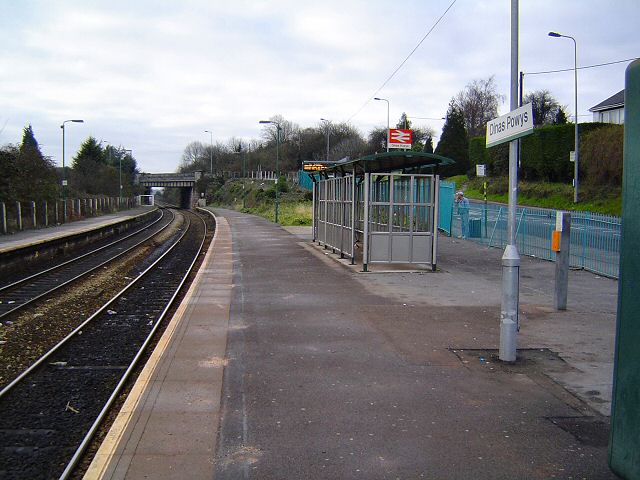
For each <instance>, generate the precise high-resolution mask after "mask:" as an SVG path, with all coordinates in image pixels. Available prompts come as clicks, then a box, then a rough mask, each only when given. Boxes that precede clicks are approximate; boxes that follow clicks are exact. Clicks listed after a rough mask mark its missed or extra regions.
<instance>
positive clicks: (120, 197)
mask: <svg viewBox="0 0 640 480" xmlns="http://www.w3.org/2000/svg"><path fill="white" fill-rule="evenodd" d="M124 151H125V153H128V154H129V156H130V157H131V159H132V160H133V150H127V149H126V148H125V149H124ZM119 170H120V196H119V197H118V201H119V202H120V208H122V157H120V165H119Z"/></svg>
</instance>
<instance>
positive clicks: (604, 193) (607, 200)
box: [447, 176, 622, 215]
mask: <svg viewBox="0 0 640 480" xmlns="http://www.w3.org/2000/svg"><path fill="white" fill-rule="evenodd" d="M451 180H452V179H450V178H448V179H447V181H451ZM485 180H486V181H487V199H488V200H489V201H491V202H500V203H505V204H506V203H507V202H508V201H509V199H508V193H509V177H508V176H501V177H491V178H484V179H483V178H475V179H471V180H469V181H468V182H464V181H463V182H461V183H466V188H465V195H466V196H467V197H468V198H473V199H477V200H482V198H483V188H482V182H483V181H485ZM459 187H460V185H458V188H459ZM621 193H622V189H621V188H620V187H607V186H593V185H585V186H583V188H582V190H581V195H580V196H581V198H582V200H581V201H580V203H579V204H578V205H576V204H575V203H573V187H572V186H571V185H569V184H566V183H549V182H526V181H520V182H518V205H525V206H530V207H540V208H554V209H559V210H581V211H590V212H598V213H605V214H608V215H620V213H621V211H622V201H621V199H622V197H621Z"/></svg>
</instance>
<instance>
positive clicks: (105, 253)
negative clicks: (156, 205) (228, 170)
mask: <svg viewBox="0 0 640 480" xmlns="http://www.w3.org/2000/svg"><path fill="white" fill-rule="evenodd" d="M173 218H174V214H173V213H172V212H171V211H170V210H161V215H160V216H159V217H158V218H157V219H156V220H155V221H154V222H152V223H151V224H150V225H146V226H144V227H143V228H140V229H139V230H137V231H135V232H132V233H130V234H128V235H125V236H123V237H122V238H118V239H117V240H115V241H111V242H109V243H107V244H105V245H101V246H99V247H97V248H93V249H91V250H89V251H87V252H84V253H82V254H81V255H78V256H77V257H75V258H72V259H70V260H67V261H64V262H62V263H59V264H57V265H54V266H51V267H49V268H46V269H44V270H42V271H40V272H37V273H33V274H31V275H29V276H27V277H23V278H21V279H18V280H16V281H13V282H12V283H10V284H8V285H4V286H2V287H0V320H1V319H2V318H4V317H6V316H7V315H9V314H12V313H15V312H16V311H18V310H20V309H22V308H24V307H26V306H27V305H29V304H31V303H32V302H34V301H36V300H38V299H40V298H42V297H44V296H46V295H49V294H51V293H53V292H55V291H56V290H58V289H59V288H61V287H63V286H64V285H67V284H69V283H70V282H73V281H75V280H78V279H79V278H81V277H83V276H85V275H87V274H88V273H91V272H93V271H94V270H96V269H98V268H100V267H102V266H103V265H105V264H107V263H109V262H111V261H113V260H115V259H117V258H118V257H121V256H122V255H124V254H125V253H127V252H129V251H131V250H132V249H134V248H136V247H138V246H139V245H141V244H142V243H144V242H146V241H147V240H149V239H150V238H152V237H153V236H155V235H157V234H158V233H159V232H161V231H162V230H164V229H165V228H167V227H168V226H169V224H170V223H171V222H172V221H173Z"/></svg>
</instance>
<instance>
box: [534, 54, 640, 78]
mask: <svg viewBox="0 0 640 480" xmlns="http://www.w3.org/2000/svg"><path fill="white" fill-rule="evenodd" d="M633 60H637V58H627V59H625V60H616V61H615V62H606V63H597V64H595V65H585V66H583V67H578V70H584V69H586V68H595V67H604V66H607V65H614V64H616V63H624V62H632V61H633ZM574 70H575V68H563V69H560V70H546V71H544V72H522V73H523V74H524V75H542V74H546V73H560V72H573V71H574Z"/></svg>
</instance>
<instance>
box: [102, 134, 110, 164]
mask: <svg viewBox="0 0 640 480" xmlns="http://www.w3.org/2000/svg"><path fill="white" fill-rule="evenodd" d="M102 143H106V144H107V145H109V146H110V145H111V142H110V141H109V140H102ZM108 148H109V147H108V146H107V147H105V150H107V149H108ZM107 163H108V164H109V166H111V150H107Z"/></svg>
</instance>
